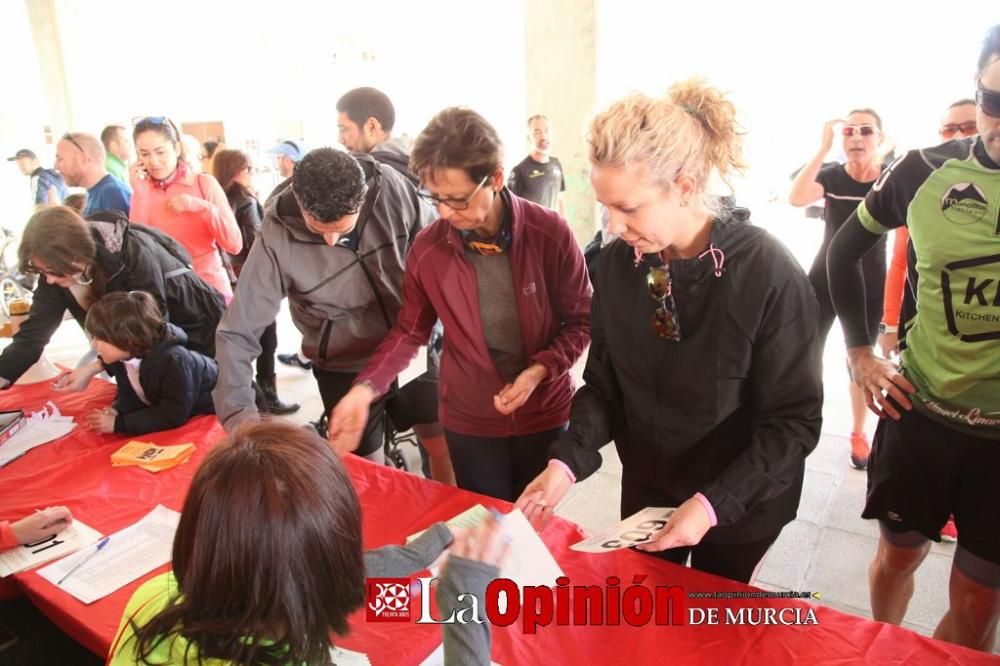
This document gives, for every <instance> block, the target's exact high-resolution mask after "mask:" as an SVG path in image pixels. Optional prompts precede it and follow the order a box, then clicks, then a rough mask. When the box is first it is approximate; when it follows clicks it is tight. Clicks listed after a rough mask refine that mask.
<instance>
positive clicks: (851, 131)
mask: <svg viewBox="0 0 1000 666" xmlns="http://www.w3.org/2000/svg"><path fill="white" fill-rule="evenodd" d="M841 131H842V132H843V133H844V136H854V135H855V134H858V135H860V136H871V135H873V134H878V133H879V132H880V130H879V128H878V127H875V125H844V129H842V130H841Z"/></svg>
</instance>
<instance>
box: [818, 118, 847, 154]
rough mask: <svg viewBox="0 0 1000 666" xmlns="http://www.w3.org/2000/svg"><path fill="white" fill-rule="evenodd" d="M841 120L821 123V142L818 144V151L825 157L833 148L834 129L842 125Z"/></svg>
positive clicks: (842, 120)
mask: <svg viewBox="0 0 1000 666" xmlns="http://www.w3.org/2000/svg"><path fill="white" fill-rule="evenodd" d="M844 122H845V121H844V119H843V118H834V119H833V120H828V121H826V122H825V123H823V142H822V143H821V144H820V151H821V152H822V153H823V154H824V155H826V154H827V153H828V152H830V150H831V149H832V148H833V137H834V128H836V127H837V125H843V124H844Z"/></svg>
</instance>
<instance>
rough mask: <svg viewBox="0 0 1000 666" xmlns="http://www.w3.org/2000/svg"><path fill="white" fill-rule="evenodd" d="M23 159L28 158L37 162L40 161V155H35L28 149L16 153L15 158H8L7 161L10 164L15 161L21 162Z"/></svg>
mask: <svg viewBox="0 0 1000 666" xmlns="http://www.w3.org/2000/svg"><path fill="white" fill-rule="evenodd" d="M22 157H27V158H29V159H32V160H37V159H38V155H35V153H33V152H32V151H30V150H28V149H27V148H22V149H21V150H19V151H17V152H16V153H14V157H8V158H7V161H8V162H13V161H14V160H19V159H21V158H22Z"/></svg>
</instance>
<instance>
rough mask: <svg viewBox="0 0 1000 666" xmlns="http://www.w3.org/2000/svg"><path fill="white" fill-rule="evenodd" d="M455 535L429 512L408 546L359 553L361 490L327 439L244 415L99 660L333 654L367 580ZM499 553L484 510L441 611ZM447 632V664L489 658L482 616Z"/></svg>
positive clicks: (420, 559)
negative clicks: (158, 568)
mask: <svg viewBox="0 0 1000 666" xmlns="http://www.w3.org/2000/svg"><path fill="white" fill-rule="evenodd" d="M248 530H250V532H248ZM452 538H453V536H452V532H451V531H450V530H449V528H448V527H447V526H446V525H445V524H443V523H437V524H435V525H433V526H431V528H430V529H428V530H427V531H426V532H425V533H424V534H423V535H421V536H420V537H418V538H417V539H415V540H414V541H413V542H411V543H410V544H409V545H407V546H402V547H399V546H387V547H385V548H380V549H378V550H373V551H368V552H362V549H361V508H360V505H359V503H358V497H357V494H356V493H355V492H354V487H353V486H352V485H351V479H350V477H349V476H348V475H347V472H346V470H345V469H344V466H343V464H342V463H341V462H340V460H339V459H338V458H337V456H336V454H334V453H333V451H332V450H331V448H330V447H329V446H328V445H327V443H326V442H324V441H323V440H322V439H320V438H319V437H318V436H317V435H316V434H315V433H313V432H310V431H308V430H306V429H303V428H300V427H297V426H295V425H292V424H290V423H285V422H282V421H264V422H257V423H253V424H249V425H247V426H245V427H243V428H241V429H239V430H237V431H236V433H235V434H233V435H232V436H231V437H230V438H229V439H227V440H225V441H224V442H222V443H220V444H219V445H217V446H216V447H215V448H214V449H213V450H212V451H211V452H210V453H209V454H208V456H207V457H206V458H205V461H204V462H203V463H202V465H201V467H200V468H199V469H198V472H197V474H195V477H194V480H193V482H192V484H191V489H190V491H189V492H188V496H187V499H186V500H185V502H184V510H183V512H182V513H181V519H180V523H179V524H178V526H177V534H176V536H175V537H174V550H173V571H171V572H168V573H165V574H162V575H160V576H157V577H156V578H153V579H151V580H149V581H147V582H146V583H145V584H144V585H142V587H140V588H139V589H138V590H136V592H135V594H134V595H133V596H132V599H131V600H130V601H129V603H128V606H127V607H126V608H125V615H124V617H123V618H122V621H121V625H120V627H119V630H118V635H117V636H116V638H115V641H114V643H113V644H112V648H111V653H110V655H109V658H108V663H109V664H110V665H112V666H115V665H123V664H202V663H208V664H215V663H218V662H216V661H215V660H220V661H223V662H225V663H232V664H246V665H250V664H253V665H257V664H310V665H311V666H314V665H317V664H330V663H331V657H330V647H331V642H330V632H334V633H336V634H340V635H343V634H346V633H347V631H348V621H347V619H348V616H349V615H350V614H351V613H352V612H353V611H354V610H356V609H357V608H359V607H360V606H361V604H363V603H364V600H365V577H366V576H371V577H398V576H406V575H408V574H410V573H412V572H414V571H419V570H422V569H425V568H426V567H428V566H429V565H430V564H431V563H432V562H433V561H434V560H435V559H437V557H438V556H439V555H440V554H441V552H442V551H443V550H444V549H445V548H446V547H447V546H448V545H449V544H450V543H451V542H452ZM503 550H504V547H503V544H502V540H501V539H500V531H499V529H498V524H497V523H496V521H492V520H491V521H490V522H489V523H488V524H486V525H484V526H482V527H481V528H478V529H477V530H475V531H474V532H470V533H468V534H467V535H466V536H464V537H462V538H461V539H460V541H459V542H456V544H455V552H460V553H462V554H463V555H464V556H463V557H459V556H457V555H455V554H454V553H453V554H452V555H451V556H450V558H449V560H448V562H447V565H446V567H445V571H444V574H443V577H442V579H441V580H440V582H439V585H438V591H437V598H438V605H439V607H440V608H441V612H442V613H445V615H446V616H447V615H448V614H450V613H451V612H452V611H453V610H454V609H456V608H458V607H459V605H458V601H457V597H458V595H459V594H460V593H461V592H468V593H470V594H474V595H476V596H477V597H478V598H479V600H480V602H482V599H483V598H484V595H485V590H486V586H487V584H488V583H489V581H490V580H492V579H493V578H496V577H497V576H499V571H498V569H497V566H496V565H497V562H498V560H499V559H500V558H501V557H502V554H503ZM480 607H482V603H480ZM443 630H444V641H445V655H446V660H447V661H448V662H449V663H452V662H453V663H461V664H488V663H489V661H490V659H489V655H490V636H489V625H488V624H486V623H485V622H484V623H483V624H476V623H470V624H467V625H460V624H450V625H443Z"/></svg>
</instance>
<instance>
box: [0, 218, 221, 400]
mask: <svg viewBox="0 0 1000 666" xmlns="http://www.w3.org/2000/svg"><path fill="white" fill-rule="evenodd" d="M17 256H18V260H19V262H20V267H21V270H22V271H23V272H25V273H34V274H36V275H39V276H40V277H41V279H40V280H39V282H38V287H37V288H36V289H35V294H34V298H33V299H32V301H31V311H30V313H29V316H28V320H27V321H26V322H24V324H23V325H22V326H21V328H20V330H19V331H18V333H17V335H15V336H14V339H13V341H12V342H11V344H10V345H8V346H7V348H6V349H4V350H3V354H2V355H0V388H6V387H7V386H9V385H10V384H11V383H13V382H16V381H17V380H18V378H19V377H20V376H21V375H23V374H24V373H25V372H26V371H27V370H28V368H30V367H31V366H32V365H34V363H35V362H36V361H37V360H38V359H39V358H40V357H41V355H42V352H43V351H44V350H45V346H46V345H47V344H48V343H49V340H50V339H51V338H52V335H53V334H54V333H55V332H56V329H58V328H59V326H60V324H62V321H63V318H64V316H65V314H66V312H67V311H68V312H69V313H70V314H71V315H72V316H73V318H74V319H76V320H77V322H78V323H79V324H80V326H81V328H82V327H83V325H84V322H85V319H86V317H87V312H88V311H89V310H90V306H91V305H93V304H94V303H96V302H97V301H98V300H100V299H101V298H102V297H103V296H104V295H105V294H110V293H112V292H116V291H133V290H139V291H146V292H149V293H150V294H152V295H153V297H154V298H155V299H156V302H157V305H158V306H159V308H160V311H161V312H162V313H163V314H164V316H165V318H166V319H167V320H168V321H170V323H172V324H174V325H176V326H177V327H178V328H180V329H182V330H183V331H184V332H185V333H186V334H187V336H188V345H187V346H188V347H189V348H190V349H192V350H194V351H196V352H199V353H201V354H204V355H206V356H210V357H211V356H215V329H216V327H217V326H218V325H219V320H220V319H221V318H222V312H223V310H225V307H226V304H225V302H224V301H223V300H222V295H221V294H220V293H219V292H217V291H216V290H215V289H213V288H212V287H210V286H208V284H206V283H205V281H204V280H202V279H201V278H200V277H198V276H197V275H195V274H194V272H193V271H192V270H191V257H190V256H189V255H188V253H187V252H185V250H184V248H183V247H181V246H180V244H179V243H177V241H175V240H174V239H173V238H170V237H169V236H167V235H166V234H165V233H163V232H161V231H159V230H157V229H152V228H150V227H146V226H144V225H141V224H131V223H130V222H129V221H128V219H126V217H125V215H124V214H123V213H121V212H120V211H101V212H98V213H94V214H93V215H91V216H90V217H89V218H87V219H86V220H84V219H83V218H81V217H80V216H79V215H78V214H77V213H76V211H74V210H73V209H71V208H69V207H67V206H56V207H54V208H47V209H45V210H42V211H39V212H38V213H35V214H34V215H32V216H31V219H30V220H28V224H27V225H26V226H25V228H24V233H23V234H21V243H20V245H19V246H18V248H17ZM99 366H100V361H99V360H97V361H93V362H91V363H88V364H85V365H82V366H80V367H79V368H77V369H76V370H74V371H73V372H71V373H66V374H64V375H62V376H61V377H59V378H58V379H57V380H56V381H55V382H54V384H53V386H54V388H55V389H56V390H68V391H73V390H75V391H82V390H83V389H84V388H86V386H87V384H89V382H90V380H91V379H92V378H93V377H94V375H96V374H98V373H99V372H100V371H101V369H102V368H99ZM94 370H96V372H95V371H94Z"/></svg>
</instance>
